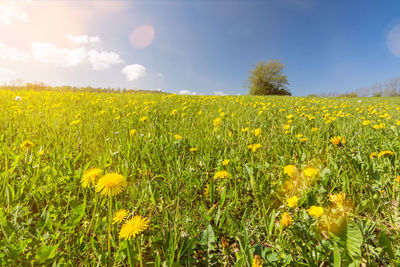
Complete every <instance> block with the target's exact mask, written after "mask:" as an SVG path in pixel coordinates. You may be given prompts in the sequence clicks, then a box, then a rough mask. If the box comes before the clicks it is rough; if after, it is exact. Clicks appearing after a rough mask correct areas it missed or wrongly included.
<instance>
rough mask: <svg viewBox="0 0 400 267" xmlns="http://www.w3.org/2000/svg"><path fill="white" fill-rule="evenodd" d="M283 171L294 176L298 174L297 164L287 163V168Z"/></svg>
mask: <svg viewBox="0 0 400 267" xmlns="http://www.w3.org/2000/svg"><path fill="white" fill-rule="evenodd" d="M283 173H284V174H287V176H289V177H293V176H294V175H295V174H296V166H294V165H286V166H285V168H283Z"/></svg>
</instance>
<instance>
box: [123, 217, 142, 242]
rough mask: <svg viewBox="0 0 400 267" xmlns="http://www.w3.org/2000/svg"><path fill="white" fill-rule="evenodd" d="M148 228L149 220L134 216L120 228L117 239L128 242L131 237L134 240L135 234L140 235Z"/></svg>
mask: <svg viewBox="0 0 400 267" xmlns="http://www.w3.org/2000/svg"><path fill="white" fill-rule="evenodd" d="M148 227H149V220H148V219H147V218H145V217H142V216H140V215H136V216H134V217H133V218H132V219H129V220H127V221H126V222H125V224H124V225H123V226H122V227H121V231H120V232H119V238H123V239H126V240H130V239H131V238H132V237H133V238H135V236H136V235H137V234H140V233H141V232H143V231H144V230H146V229H147V228H148Z"/></svg>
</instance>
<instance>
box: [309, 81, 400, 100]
mask: <svg viewBox="0 0 400 267" xmlns="http://www.w3.org/2000/svg"><path fill="white" fill-rule="evenodd" d="M309 96H320V97H370V96H375V97H379V96H400V77H395V78H391V79H388V80H386V81H384V82H378V83H375V84H373V85H372V86H370V87H361V88H358V89H357V90H355V91H353V92H350V93H337V92H333V93H321V94H319V95H315V94H312V95H309Z"/></svg>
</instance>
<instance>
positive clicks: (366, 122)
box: [362, 120, 371, 126]
mask: <svg viewBox="0 0 400 267" xmlns="http://www.w3.org/2000/svg"><path fill="white" fill-rule="evenodd" d="M362 124H363V125H364V126H365V125H369V124H371V121H370V120H365V121H363V122H362Z"/></svg>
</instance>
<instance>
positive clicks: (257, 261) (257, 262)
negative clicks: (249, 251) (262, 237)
mask: <svg viewBox="0 0 400 267" xmlns="http://www.w3.org/2000/svg"><path fill="white" fill-rule="evenodd" d="M251 267H262V261H261V257H260V256H259V255H255V256H254V258H253V264H252V265H251Z"/></svg>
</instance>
